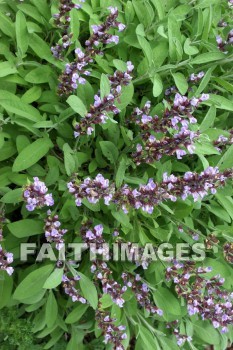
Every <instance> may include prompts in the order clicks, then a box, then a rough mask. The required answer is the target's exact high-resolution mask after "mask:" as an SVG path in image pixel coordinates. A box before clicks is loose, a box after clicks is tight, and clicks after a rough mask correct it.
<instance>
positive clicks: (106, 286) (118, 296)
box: [91, 261, 127, 307]
mask: <svg viewBox="0 0 233 350" xmlns="http://www.w3.org/2000/svg"><path fill="white" fill-rule="evenodd" d="M91 271H92V273H94V274H95V278H96V280H98V281H100V282H101V284H102V289H103V292H104V294H109V295H110V296H111V299H112V301H113V302H114V303H115V304H116V305H118V306H119V307H123V306H124V303H125V300H124V299H123V297H122V295H123V294H124V293H125V291H126V290H127V288H125V287H122V286H121V285H120V284H119V283H118V282H116V281H115V280H114V279H113V278H112V271H111V270H110V268H109V267H108V265H107V264H106V263H105V262H98V261H96V262H94V263H93V264H92V266H91Z"/></svg>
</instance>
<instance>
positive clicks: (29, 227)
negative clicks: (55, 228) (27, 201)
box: [7, 219, 44, 238]
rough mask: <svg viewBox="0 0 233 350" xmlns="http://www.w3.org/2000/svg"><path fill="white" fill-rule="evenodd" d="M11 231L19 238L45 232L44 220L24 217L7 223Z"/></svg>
mask: <svg viewBox="0 0 233 350" xmlns="http://www.w3.org/2000/svg"><path fill="white" fill-rule="evenodd" d="M7 227H8V229H9V230H10V232H11V233H12V234H13V235H14V236H15V237H18V238H23V237H31V236H35V235H39V234H41V233H43V232H44V223H43V221H39V220H33V219H24V220H19V221H15V222H12V223H10V224H8V225H7Z"/></svg>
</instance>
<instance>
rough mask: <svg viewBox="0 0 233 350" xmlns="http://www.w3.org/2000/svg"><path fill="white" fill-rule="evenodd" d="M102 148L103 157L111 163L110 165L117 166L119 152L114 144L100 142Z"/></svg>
mask: <svg viewBox="0 0 233 350" xmlns="http://www.w3.org/2000/svg"><path fill="white" fill-rule="evenodd" d="M100 147H101V150H102V152H103V155H104V156H105V157H106V158H107V159H108V160H109V161H110V163H112V164H116V161H117V158H118V156H119V152H118V149H117V147H116V146H115V145H114V143H112V142H111V141H100Z"/></svg>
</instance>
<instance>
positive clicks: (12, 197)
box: [1, 188, 23, 203]
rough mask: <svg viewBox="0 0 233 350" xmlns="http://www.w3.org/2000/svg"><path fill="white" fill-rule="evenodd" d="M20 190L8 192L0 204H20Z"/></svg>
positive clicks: (21, 198)
mask: <svg viewBox="0 0 233 350" xmlns="http://www.w3.org/2000/svg"><path fill="white" fill-rule="evenodd" d="M22 193H23V191H22V188H17V189H15V190H10V191H9V192H7V193H6V194H4V196H3V197H2V199H1V202H3V203H18V202H22V200H23V197H22Z"/></svg>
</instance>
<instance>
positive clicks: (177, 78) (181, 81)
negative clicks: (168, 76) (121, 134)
mask: <svg viewBox="0 0 233 350" xmlns="http://www.w3.org/2000/svg"><path fill="white" fill-rule="evenodd" d="M172 76H173V79H174V82H175V84H176V87H177V88H178V90H179V92H180V93H181V95H184V94H186V92H187V91H188V82H187V80H186V78H185V76H184V75H183V74H182V73H173V74H172Z"/></svg>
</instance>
